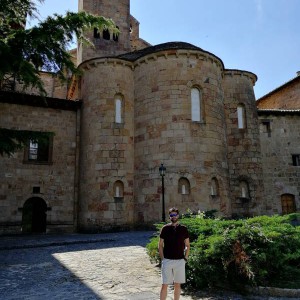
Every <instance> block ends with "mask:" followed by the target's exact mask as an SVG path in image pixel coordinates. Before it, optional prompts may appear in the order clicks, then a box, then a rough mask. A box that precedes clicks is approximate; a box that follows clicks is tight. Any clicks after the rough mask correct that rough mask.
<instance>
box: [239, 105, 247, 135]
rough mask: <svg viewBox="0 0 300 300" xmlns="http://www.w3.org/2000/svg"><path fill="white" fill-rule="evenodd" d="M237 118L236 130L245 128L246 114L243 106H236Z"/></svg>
mask: <svg viewBox="0 0 300 300" xmlns="http://www.w3.org/2000/svg"><path fill="white" fill-rule="evenodd" d="M237 117H238V128H239V129H244V128H246V113H245V107H244V105H238V107H237Z"/></svg>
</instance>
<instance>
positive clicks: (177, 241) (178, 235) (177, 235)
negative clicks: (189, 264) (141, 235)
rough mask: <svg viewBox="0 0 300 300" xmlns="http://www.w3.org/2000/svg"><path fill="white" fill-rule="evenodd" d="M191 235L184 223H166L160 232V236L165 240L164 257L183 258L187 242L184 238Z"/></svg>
mask: <svg viewBox="0 0 300 300" xmlns="http://www.w3.org/2000/svg"><path fill="white" fill-rule="evenodd" d="M188 237H189V233H188V230H187V228H186V227H185V226H184V225H181V224H177V225H176V226H173V225H172V224H171V223H170V224H167V225H165V226H164V227H163V228H162V229H161V232H160V238H161V239H163V240H164V258H168V259H183V258H184V249H185V244H184V240H185V239H187V238H188Z"/></svg>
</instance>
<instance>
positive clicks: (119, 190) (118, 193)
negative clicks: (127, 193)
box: [114, 180, 124, 198]
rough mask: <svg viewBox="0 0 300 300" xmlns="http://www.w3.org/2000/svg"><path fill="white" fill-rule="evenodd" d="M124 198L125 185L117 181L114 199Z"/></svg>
mask: <svg viewBox="0 0 300 300" xmlns="http://www.w3.org/2000/svg"><path fill="white" fill-rule="evenodd" d="M123 196H124V184H123V182H122V181H121V180H117V181H116V182H115V183H114V198H123Z"/></svg>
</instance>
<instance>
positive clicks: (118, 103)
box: [115, 96, 122, 123]
mask: <svg viewBox="0 0 300 300" xmlns="http://www.w3.org/2000/svg"><path fill="white" fill-rule="evenodd" d="M115 122H116V123H122V100H121V97H120V96H117V97H116V98H115Z"/></svg>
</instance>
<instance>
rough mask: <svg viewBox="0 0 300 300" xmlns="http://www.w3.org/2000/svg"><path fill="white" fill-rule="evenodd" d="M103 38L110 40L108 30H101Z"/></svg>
mask: <svg viewBox="0 0 300 300" xmlns="http://www.w3.org/2000/svg"><path fill="white" fill-rule="evenodd" d="M103 38H104V39H105V40H110V33H109V30H108V29H104V30H103Z"/></svg>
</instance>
